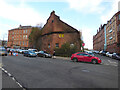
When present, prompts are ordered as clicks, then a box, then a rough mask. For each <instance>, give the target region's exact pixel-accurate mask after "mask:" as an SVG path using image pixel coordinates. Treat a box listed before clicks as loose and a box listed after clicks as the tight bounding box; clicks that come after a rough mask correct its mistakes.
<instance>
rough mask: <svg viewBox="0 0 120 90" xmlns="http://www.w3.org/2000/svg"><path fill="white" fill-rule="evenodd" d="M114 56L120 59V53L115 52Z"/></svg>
mask: <svg viewBox="0 0 120 90" xmlns="http://www.w3.org/2000/svg"><path fill="white" fill-rule="evenodd" d="M112 58H114V59H118V60H120V53H119V54H118V53H113V55H112Z"/></svg>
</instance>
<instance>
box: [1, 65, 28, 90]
mask: <svg viewBox="0 0 120 90" xmlns="http://www.w3.org/2000/svg"><path fill="white" fill-rule="evenodd" d="M0 69H2V71H3V72H4V73H6V74H7V75H8V76H9V77H12V80H13V81H15V82H16V84H18V86H19V87H21V88H22V89H23V90H26V88H24V87H23V86H22V85H21V84H20V83H19V82H18V81H17V80H16V78H15V77H13V76H12V75H11V74H10V73H8V71H7V70H5V69H4V68H2V67H0Z"/></svg>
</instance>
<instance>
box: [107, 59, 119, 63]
mask: <svg viewBox="0 0 120 90" xmlns="http://www.w3.org/2000/svg"><path fill="white" fill-rule="evenodd" d="M108 62H110V63H117V62H111V61H110V60H108Z"/></svg>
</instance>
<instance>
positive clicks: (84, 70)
mask: <svg viewBox="0 0 120 90" xmlns="http://www.w3.org/2000/svg"><path fill="white" fill-rule="evenodd" d="M82 71H83V72H90V71H89V70H86V69H83V70H82Z"/></svg>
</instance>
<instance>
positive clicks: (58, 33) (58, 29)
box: [42, 11, 80, 53]
mask: <svg viewBox="0 0 120 90" xmlns="http://www.w3.org/2000/svg"><path fill="white" fill-rule="evenodd" d="M46 34H47V35H46ZM66 42H69V43H71V44H76V45H77V47H78V49H79V50H80V33H79V32H78V31H77V30H76V29H74V28H73V27H71V26H70V25H68V24H66V23H64V22H63V21H61V20H60V18H59V16H57V15H55V12H54V11H53V12H52V13H51V14H50V17H49V18H48V20H47V23H46V24H45V26H44V27H43V37H42V50H47V51H48V52H50V53H53V50H54V49H55V47H56V43H58V44H59V48H60V47H61V45H63V44H64V43H66ZM49 46H50V47H49Z"/></svg>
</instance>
